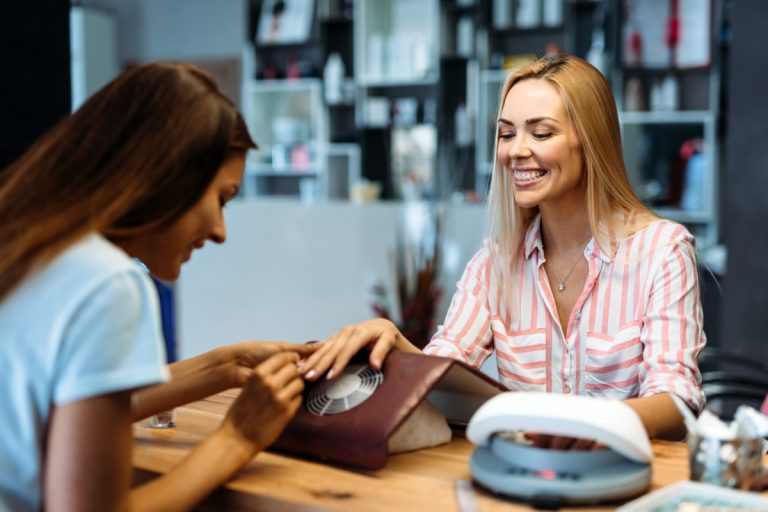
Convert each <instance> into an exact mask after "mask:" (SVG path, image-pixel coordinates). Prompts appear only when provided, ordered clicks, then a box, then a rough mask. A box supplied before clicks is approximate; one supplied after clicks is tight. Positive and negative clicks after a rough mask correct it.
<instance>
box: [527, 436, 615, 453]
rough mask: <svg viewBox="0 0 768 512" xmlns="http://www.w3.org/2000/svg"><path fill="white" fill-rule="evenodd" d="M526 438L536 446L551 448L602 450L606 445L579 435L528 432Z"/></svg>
mask: <svg viewBox="0 0 768 512" xmlns="http://www.w3.org/2000/svg"><path fill="white" fill-rule="evenodd" d="M524 435H525V438H526V439H528V440H529V441H532V442H533V446H534V448H549V449H550V450H574V451H578V450H600V449H603V448H605V445H603V444H601V443H598V442H597V441H594V440H592V439H581V438H578V437H563V436H550V435H547V434H536V433H533V432H526V433H525V434H524Z"/></svg>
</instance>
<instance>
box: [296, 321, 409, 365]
mask: <svg viewBox="0 0 768 512" xmlns="http://www.w3.org/2000/svg"><path fill="white" fill-rule="evenodd" d="M316 345H317V350H316V351H315V353H314V354H312V355H311V356H309V357H308V358H307V359H306V361H304V362H303V364H300V367H301V372H302V373H303V374H304V378H305V379H307V380H315V379H317V378H318V377H320V375H322V374H324V373H325V372H326V371H328V374H327V376H326V378H328V379H333V378H334V377H335V376H336V375H339V374H340V373H341V371H342V370H343V369H344V368H345V367H346V366H347V364H348V363H349V360H350V359H352V357H354V355H355V354H357V353H358V352H359V351H360V349H362V348H364V347H367V348H368V349H370V351H371V354H370V356H369V358H368V362H369V364H370V365H371V366H372V367H373V368H375V369H377V370H378V369H381V365H382V364H383V363H384V358H385V357H386V356H387V354H388V353H389V352H390V351H391V350H392V349H395V348H397V349H398V350H404V351H407V352H420V351H419V349H418V348H416V347H414V346H413V345H412V344H411V342H409V341H408V340H407V339H405V337H404V336H403V335H402V333H401V332H400V331H399V330H398V328H397V326H395V324H393V323H392V322H390V321H389V320H385V319H383V318H376V319H374V320H366V321H364V322H360V323H358V324H353V325H349V326H347V327H345V328H343V329H342V330H341V331H339V332H337V333H336V334H334V335H333V336H331V337H330V338H328V339H327V340H324V341H322V342H320V343H317V344H316ZM329 368H330V370H328V369H329Z"/></svg>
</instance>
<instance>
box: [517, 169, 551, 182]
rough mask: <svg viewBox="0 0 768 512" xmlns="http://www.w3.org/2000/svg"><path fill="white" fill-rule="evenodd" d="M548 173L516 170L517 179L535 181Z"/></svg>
mask: <svg viewBox="0 0 768 512" xmlns="http://www.w3.org/2000/svg"><path fill="white" fill-rule="evenodd" d="M545 174H547V171H542V170H535V171H515V179H516V180H518V181H533V180H537V179H539V178H541V177H542V176H544V175H545Z"/></svg>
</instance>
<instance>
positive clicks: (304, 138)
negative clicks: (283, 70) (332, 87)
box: [242, 78, 328, 197]
mask: <svg viewBox="0 0 768 512" xmlns="http://www.w3.org/2000/svg"><path fill="white" fill-rule="evenodd" d="M244 85H245V86H244V87H243V98H242V104H243V114H244V117H245V121H246V123H247V125H248V129H249V131H250V132H251V134H252V135H253V137H254V139H255V140H256V141H257V143H258V144H259V149H258V150H257V151H255V152H252V154H251V155H249V158H248V160H247V162H246V171H245V181H246V183H245V184H244V194H245V195H247V196H258V195H296V194H298V193H299V192H300V191H301V189H302V185H301V182H302V180H312V181H316V182H317V183H315V184H313V185H311V186H310V185H304V186H303V188H304V189H305V190H308V189H309V190H311V189H312V188H313V187H314V189H315V191H316V192H315V193H314V195H316V196H318V197H321V196H322V191H323V190H325V189H326V188H327V186H326V184H325V182H326V181H327V176H326V171H327V167H326V162H325V159H324V154H323V153H324V149H323V147H324V145H325V144H327V140H328V135H327V131H328V120H327V113H326V110H325V108H324V106H323V102H322V83H321V82H320V80H318V79H312V78H308V79H299V80H250V81H248V82H246V83H245V84H244ZM305 183H306V182H305ZM307 193H308V192H307ZM307 193H305V194H307Z"/></svg>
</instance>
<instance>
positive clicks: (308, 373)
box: [304, 370, 316, 379]
mask: <svg viewBox="0 0 768 512" xmlns="http://www.w3.org/2000/svg"><path fill="white" fill-rule="evenodd" d="M315 373H316V372H315V370H309V371H308V372H307V373H306V375H304V378H306V379H311V378H312V377H314V376H315Z"/></svg>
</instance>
